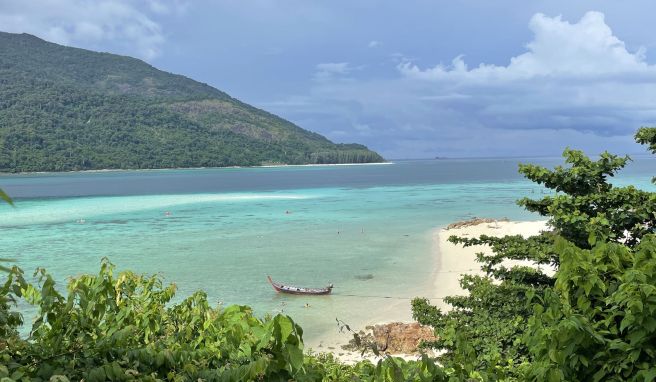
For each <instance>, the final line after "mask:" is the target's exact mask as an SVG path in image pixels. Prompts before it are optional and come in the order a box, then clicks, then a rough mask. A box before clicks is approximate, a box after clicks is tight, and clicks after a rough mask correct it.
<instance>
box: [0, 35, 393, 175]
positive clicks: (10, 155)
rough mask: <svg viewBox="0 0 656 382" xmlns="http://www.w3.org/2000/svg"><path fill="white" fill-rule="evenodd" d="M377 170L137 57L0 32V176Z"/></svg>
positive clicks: (357, 152)
mask: <svg viewBox="0 0 656 382" xmlns="http://www.w3.org/2000/svg"><path fill="white" fill-rule="evenodd" d="M382 161H384V159H383V158H382V157H381V156H380V155H378V154H377V153H375V152H373V151H371V150H369V149H367V148H366V147H365V146H363V145H359V144H339V143H333V142H331V141H330V140H328V139H327V138H325V137H323V136H322V135H320V134H318V133H314V132H311V131H308V130H304V129H302V128H301V127H299V126H297V125H295V124H293V123H291V122H289V121H287V120H285V119H283V118H281V117H278V116H276V115H274V114H272V113H269V112H267V111H264V110H261V109H258V108H256V107H254V106H251V105H249V104H247V103H245V102H242V101H240V100H237V99H235V98H233V97H231V96H230V95H228V94H227V93H225V92H223V91H221V90H219V89H216V88H213V87H211V86H210V85H208V84H205V83H202V82H198V81H195V80H193V79H190V78H187V77H185V76H182V75H178V74H172V73H168V72H165V71H162V70H159V69H157V68H155V67H153V66H152V65H150V64H148V63H146V62H143V61H141V60H138V59H136V58H132V57H129V56H120V55H115V54H111V53H99V52H93V51H89V50H85V49H80V48H73V47H67V46H62V45H58V44H55V43H50V42H47V41H44V40H42V39H40V38H38V37H36V36H32V35H29V34H12V33H6V32H0V171H4V172H31V171H70V170H99V169H142V168H189V167H225V166H257V165H270V164H324V163H370V162H382Z"/></svg>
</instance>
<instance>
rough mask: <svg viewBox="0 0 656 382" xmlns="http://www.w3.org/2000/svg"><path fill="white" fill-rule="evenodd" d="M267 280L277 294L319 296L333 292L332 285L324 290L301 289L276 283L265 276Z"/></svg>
mask: <svg viewBox="0 0 656 382" xmlns="http://www.w3.org/2000/svg"><path fill="white" fill-rule="evenodd" d="M267 278H268V279H269V282H270V283H271V286H272V287H273V289H275V290H276V292H279V293H289V294H310V295H321V294H330V292H331V291H332V290H333V284H330V285H328V286H327V287H325V288H301V287H295V286H291V285H283V284H280V283H277V282H275V281H273V280H272V279H271V276H267Z"/></svg>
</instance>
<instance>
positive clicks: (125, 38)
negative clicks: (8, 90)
mask: <svg viewBox="0 0 656 382" xmlns="http://www.w3.org/2000/svg"><path fill="white" fill-rule="evenodd" d="M185 4H186V2H183V1H174V2H170V3H169V2H167V3H164V2H161V1H155V0H150V1H148V2H147V7H145V8H144V9H140V8H139V6H138V3H135V2H133V1H130V0H101V1H86V0H58V1H56V0H21V1H15V2H0V30H2V31H6V32H15V33H31V34H34V35H37V36H39V37H41V38H44V39H46V40H49V41H52V42H56V43H59V44H66V45H82V46H85V47H90V48H94V47H96V46H99V45H100V44H112V45H114V46H117V47H119V48H120V49H121V50H124V51H125V52H124V53H127V54H133V55H138V56H139V57H141V58H144V59H152V58H154V57H156V56H157V55H159V53H160V50H161V46H162V44H163V43H164V40H165V38H164V34H163V32H162V28H161V26H160V25H159V23H157V22H156V21H154V20H153V18H152V17H151V16H150V15H149V12H154V13H168V12H171V11H173V10H178V9H183V8H184V7H185ZM141 5H143V4H141Z"/></svg>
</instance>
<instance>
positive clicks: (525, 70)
mask: <svg viewBox="0 0 656 382" xmlns="http://www.w3.org/2000/svg"><path fill="white" fill-rule="evenodd" d="M529 28H530V29H531V31H532V32H533V34H534V39H533V41H531V42H530V43H529V44H527V46H526V47H527V49H528V51H527V52H526V53H523V54H521V55H519V56H516V57H512V58H511V59H510V64H508V65H507V66H496V65H486V64H480V65H479V66H478V67H476V68H473V69H468V67H467V64H465V62H464V60H463V57H462V56H458V57H456V58H454V59H453V61H452V62H451V65H450V66H448V67H447V66H444V65H437V66H435V67H433V68H429V69H425V70H422V69H420V68H419V67H417V66H416V65H413V64H412V63H410V62H404V63H401V64H400V65H399V67H398V68H399V71H400V72H401V73H402V74H403V75H404V76H406V77H410V78H417V79H425V80H449V79H451V80H459V81H495V80H496V81H508V80H527V79H535V78H540V77H547V76H550V77H573V76H575V77H579V78H581V77H593V78H596V77H599V76H604V75H616V74H624V73H631V74H636V73H641V74H642V73H644V74H649V75H653V74H655V73H656V69H655V68H654V66H649V65H647V63H646V62H645V51H644V49H639V50H638V51H637V52H634V53H631V52H629V51H628V50H627V49H626V46H625V44H624V42H622V41H621V40H620V39H618V38H617V37H616V36H614V35H613V32H612V30H611V29H610V27H609V26H608V25H607V24H606V23H605V20H604V15H603V14H602V13H600V12H588V13H586V14H585V15H584V16H583V17H582V18H581V20H579V22H578V23H575V24H570V23H568V22H567V21H564V20H562V18H561V17H560V16H558V17H554V18H550V17H547V16H545V15H543V14H541V13H538V14H536V15H535V16H533V17H532V18H531V21H530V23H529Z"/></svg>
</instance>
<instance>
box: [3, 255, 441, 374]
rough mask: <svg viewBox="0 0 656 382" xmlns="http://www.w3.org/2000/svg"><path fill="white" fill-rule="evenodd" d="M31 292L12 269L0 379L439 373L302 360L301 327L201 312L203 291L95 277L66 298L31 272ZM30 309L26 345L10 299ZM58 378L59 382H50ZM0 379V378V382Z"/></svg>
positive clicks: (324, 358) (214, 310)
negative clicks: (184, 292) (185, 292)
mask: <svg viewBox="0 0 656 382" xmlns="http://www.w3.org/2000/svg"><path fill="white" fill-rule="evenodd" d="M35 276H37V277H38V279H39V282H38V284H36V285H33V284H30V283H28V282H27V281H26V280H25V278H24V277H23V274H22V272H21V271H20V270H19V269H18V268H14V269H13V270H12V272H11V273H10V274H9V277H8V279H7V281H6V282H5V284H4V286H3V287H2V289H0V293H1V294H0V296H2V297H3V298H4V300H2V302H3V303H4V305H3V308H4V309H2V310H0V312H2V313H7V314H2V315H0V330H2V332H1V333H0V334H1V337H2V338H3V340H2V342H0V359H1V360H2V362H1V363H2V364H4V365H5V366H0V378H3V377H6V378H10V379H9V380H21V381H23V380H24V381H28V380H29V381H46V380H53V378H54V379H56V380H82V379H84V380H85V381H89V382H92V381H105V380H112V381H128V380H140V381H159V380H162V381H164V380H168V381H187V380H204V381H251V380H267V381H276V380H279V381H288V380H297V381H317V380H324V381H433V380H446V378H447V374H446V373H445V372H444V370H442V369H441V368H439V367H438V366H436V365H435V364H434V362H433V361H432V360H430V359H428V358H427V357H424V358H423V359H422V360H420V361H411V362H406V361H403V360H400V359H393V358H388V359H385V360H383V361H381V362H379V363H378V364H376V365H374V364H372V363H370V362H368V361H365V362H361V363H359V364H357V365H353V366H349V365H344V364H341V363H339V362H337V361H336V360H335V359H334V358H332V356H330V355H318V356H315V355H305V354H304V353H303V342H302V334H303V331H302V329H301V328H300V327H299V326H298V325H297V324H295V323H294V322H293V321H292V319H291V318H289V317H287V316H283V315H276V316H275V317H268V318H265V319H263V320H262V319H258V318H256V317H255V316H253V313H252V311H251V309H250V308H248V307H245V306H238V305H235V306H230V307H227V308H221V307H211V306H210V305H209V303H208V301H207V298H206V295H205V294H204V293H203V292H197V293H194V294H193V295H191V296H190V297H188V298H186V299H184V300H183V301H181V302H179V303H173V302H172V299H173V297H174V294H175V286H174V285H168V286H164V285H163V284H162V282H161V279H160V278H159V277H157V276H143V275H137V274H134V273H132V272H129V271H125V272H120V273H118V274H116V271H115V268H114V266H113V265H111V264H110V263H108V262H107V261H103V263H102V265H101V269H100V272H99V273H98V274H97V275H83V276H80V277H77V278H73V279H71V280H70V281H69V283H68V286H67V290H68V293H67V295H66V296H64V295H62V294H60V293H59V291H58V290H57V288H56V285H55V282H54V281H53V279H52V277H51V276H50V275H49V274H48V273H46V272H45V270H43V269H39V270H37V272H36V273H35ZM18 298H23V299H24V300H25V301H27V302H29V303H30V304H32V305H34V306H35V307H37V308H38V315H37V317H36V319H35V321H34V323H33V326H32V330H31V332H30V336H29V339H28V340H23V339H21V338H20V337H18V335H17V333H16V330H15V329H16V327H17V326H18V325H20V324H21V317H20V315H18V314H17V313H16V312H13V311H11V310H9V309H7V307H8V305H10V304H12V303H15V301H16V299H18ZM57 378H59V379H57ZM3 381H4V380H3Z"/></svg>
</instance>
